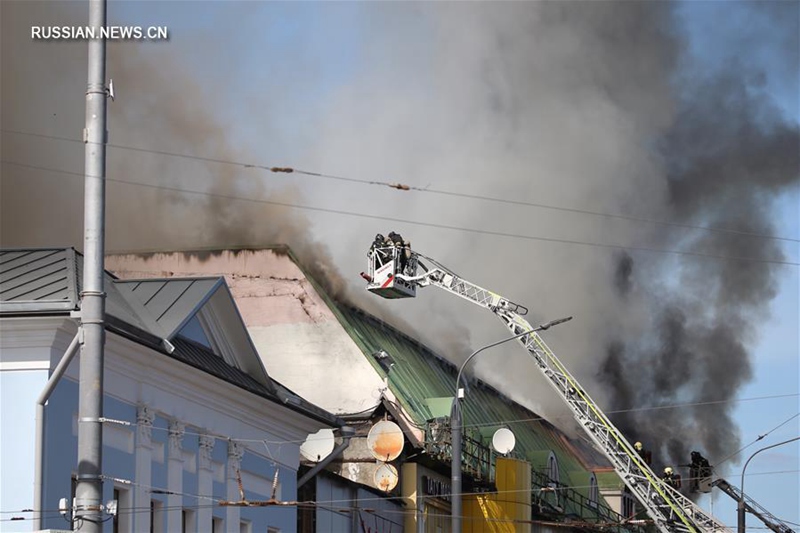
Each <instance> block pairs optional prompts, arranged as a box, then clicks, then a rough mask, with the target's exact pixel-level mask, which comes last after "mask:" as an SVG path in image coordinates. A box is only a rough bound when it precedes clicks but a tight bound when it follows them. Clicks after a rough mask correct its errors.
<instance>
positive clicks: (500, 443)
mask: <svg viewBox="0 0 800 533" xmlns="http://www.w3.org/2000/svg"><path fill="white" fill-rule="evenodd" d="M516 443H517V438H516V437H515V436H514V434H513V433H512V432H511V430H510V429H508V428H500V429H498V430H497V431H495V432H494V436H493V437H492V448H494V450H495V451H496V452H497V453H500V454H503V455H506V454H507V453H509V452H510V451H511V450H513V449H514V445H515V444H516Z"/></svg>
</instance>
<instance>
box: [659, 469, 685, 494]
mask: <svg viewBox="0 0 800 533" xmlns="http://www.w3.org/2000/svg"><path fill="white" fill-rule="evenodd" d="M661 479H663V480H664V483H666V484H667V485H669V486H671V487H672V488H673V489H680V488H681V476H680V475H678V474H676V473H674V472H673V471H672V467H671V466H668V467H666V468H665V469H664V475H663V476H661Z"/></svg>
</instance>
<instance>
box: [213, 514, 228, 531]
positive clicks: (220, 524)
mask: <svg viewBox="0 0 800 533" xmlns="http://www.w3.org/2000/svg"><path fill="white" fill-rule="evenodd" d="M211 533H225V522H224V521H223V520H222V518H217V517H216V516H214V517H212V518H211Z"/></svg>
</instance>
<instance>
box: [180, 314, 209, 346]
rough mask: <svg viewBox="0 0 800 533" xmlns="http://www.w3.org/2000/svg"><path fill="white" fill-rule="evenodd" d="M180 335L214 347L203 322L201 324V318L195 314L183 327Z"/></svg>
mask: <svg viewBox="0 0 800 533" xmlns="http://www.w3.org/2000/svg"><path fill="white" fill-rule="evenodd" d="M180 335H181V336H182V337H186V338H187V339H189V340H193V341H194V342H197V343H200V344H202V345H203V346H205V347H206V348H209V349H212V348H213V347H212V346H211V342H209V340H208V337H207V336H206V331H205V330H204V329H203V326H202V324H200V319H198V318H197V315H195V316H193V317H192V319H191V320H190V321H189V322H187V323H186V325H185V326H183V327H182V328H181V331H180Z"/></svg>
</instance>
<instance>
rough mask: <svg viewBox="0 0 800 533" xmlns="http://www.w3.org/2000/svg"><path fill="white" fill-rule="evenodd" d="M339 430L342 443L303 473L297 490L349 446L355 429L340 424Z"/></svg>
mask: <svg viewBox="0 0 800 533" xmlns="http://www.w3.org/2000/svg"><path fill="white" fill-rule="evenodd" d="M339 431H340V432H341V434H342V438H343V439H344V440H342V443H341V444H340V445H338V446H337V447H336V449H334V450H333V451H332V452H331V453H329V454H328V456H327V457H326V458H325V459H323V460H322V461H320V462H319V463H317V464H316V466H314V468H312V469H311V470H309V471H308V472H306V473H305V475H303V477H301V478H300V479H299V480H298V481H297V490H300V487H302V486H303V485H305V484H306V483H307V482H308V481H309V480H310V479H311V478H313V477H314V476H316V475H317V474H319V472H320V470H322V469H323V468H325V467H326V466H328V465H329V464H330V463H331V461H333V460H334V459H336V458H337V457H339V456H340V455H342V453H344V451H345V450H346V449H347V447H348V446H350V439H351V438H352V437H353V435H355V433H356V430H355V429H353V428H351V427H349V426H342V427H341V428H339Z"/></svg>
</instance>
